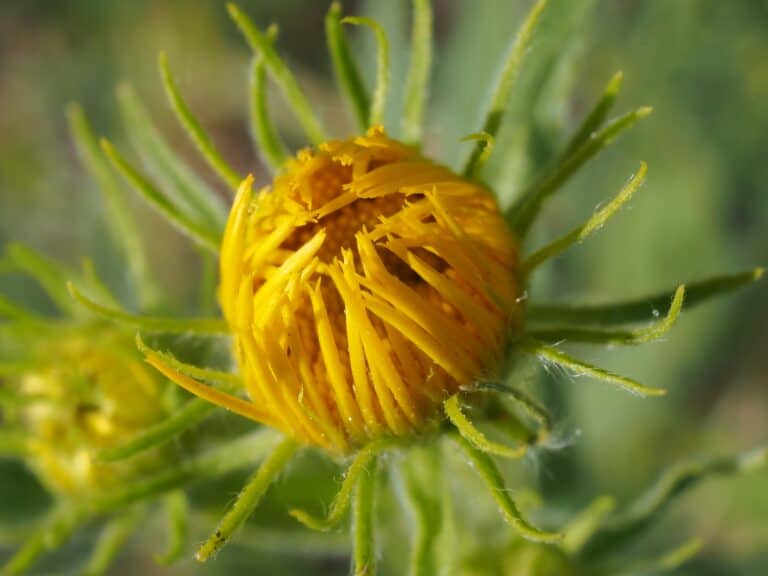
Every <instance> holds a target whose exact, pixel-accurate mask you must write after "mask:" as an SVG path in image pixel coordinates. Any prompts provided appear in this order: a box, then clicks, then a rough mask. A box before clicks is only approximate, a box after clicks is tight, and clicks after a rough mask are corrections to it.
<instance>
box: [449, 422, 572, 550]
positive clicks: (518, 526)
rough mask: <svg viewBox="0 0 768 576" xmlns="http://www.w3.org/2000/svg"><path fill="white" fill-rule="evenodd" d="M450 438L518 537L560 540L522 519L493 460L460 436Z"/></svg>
mask: <svg viewBox="0 0 768 576" xmlns="http://www.w3.org/2000/svg"><path fill="white" fill-rule="evenodd" d="M451 438H452V439H453V440H454V441H455V442H456V444H458V446H459V447H460V448H461V449H462V450H463V451H464V453H465V454H466V456H467V458H468V459H469V462H470V464H471V465H472V467H473V468H474V469H475V470H476V471H477V473H478V474H479V475H480V478H481V479H482V480H483V482H485V484H486V485H487V487H488V491H489V492H490V494H491V496H492V497H493V499H494V500H495V501H496V504H498V506H499V509H500V510H501V513H502V516H503V517H504V520H505V521H506V522H507V524H509V525H510V526H511V527H512V528H513V529H514V530H515V531H516V532H517V533H518V534H519V535H520V536H522V537H523V538H525V539H526V540H530V541H531V542H545V543H551V542H559V541H560V540H562V538H563V535H562V534H560V533H557V532H546V531H543V530H539V529H538V528H536V527H534V526H532V525H531V524H530V523H528V521H527V520H525V519H524V518H523V516H522V515H521V514H520V511H519V510H518V509H517V506H516V505H515V503H514V501H513V500H512V498H510V497H509V492H508V490H507V489H506V487H505V486H504V480H503V479H502V477H501V474H500V473H499V470H498V468H496V464H494V463H493V460H491V458H490V457H489V456H488V455H487V454H485V453H484V452H481V451H480V450H478V449H476V448H475V447H474V446H473V445H472V444H471V443H470V442H469V441H468V440H467V439H465V438H464V437H463V436H461V435H460V434H452V435H451Z"/></svg>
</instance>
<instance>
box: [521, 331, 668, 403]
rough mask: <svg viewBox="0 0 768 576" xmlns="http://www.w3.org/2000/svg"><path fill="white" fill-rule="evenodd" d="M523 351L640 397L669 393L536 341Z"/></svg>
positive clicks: (543, 360)
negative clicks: (614, 385)
mask: <svg viewBox="0 0 768 576" xmlns="http://www.w3.org/2000/svg"><path fill="white" fill-rule="evenodd" d="M522 350H523V351H525V352H528V353H530V354H533V355H534V356H536V357H538V358H539V360H541V361H542V362H548V363H551V364H556V365H557V366H561V367H563V368H565V369H566V370H568V371H570V372H571V373H572V374H574V375H576V376H589V377H590V378H594V379H595V380H603V381H604V382H610V383H611V384H616V385H617V386H619V387H621V388H624V389H625V390H628V391H629V392H632V393H633V394H637V395H639V396H663V395H664V394H666V393H667V391H666V390H664V389H663V388H652V387H650V386H645V385H644V384H640V383H639V382H637V381H635V380H632V379H631V378H627V377H626V376H620V375H618V374H614V373H613V372H609V371H608V370H605V369H603V368H599V367H597V366H593V365H592V364H587V363H586V362H583V361H581V360H577V359H576V358H573V357H571V356H568V355H567V354H565V353H564V352H561V351H560V350H557V349H556V348H553V347H551V346H547V345H545V344H541V343H539V342H535V341H534V342H530V343H528V344H524V345H523V346H522Z"/></svg>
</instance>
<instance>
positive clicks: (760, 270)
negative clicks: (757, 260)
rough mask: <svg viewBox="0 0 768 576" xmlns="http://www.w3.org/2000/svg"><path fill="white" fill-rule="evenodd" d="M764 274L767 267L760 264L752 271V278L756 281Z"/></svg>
mask: <svg viewBox="0 0 768 576" xmlns="http://www.w3.org/2000/svg"><path fill="white" fill-rule="evenodd" d="M763 275H765V268H763V267H762V266H758V267H757V268H755V270H754V272H752V279H753V280H755V281H757V280H760V278H762V277H763Z"/></svg>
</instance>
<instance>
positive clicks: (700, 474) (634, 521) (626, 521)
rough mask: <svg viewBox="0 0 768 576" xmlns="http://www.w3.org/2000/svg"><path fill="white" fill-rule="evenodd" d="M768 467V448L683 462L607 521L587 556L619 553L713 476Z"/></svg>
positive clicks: (593, 540) (590, 546) (665, 473)
mask: <svg viewBox="0 0 768 576" xmlns="http://www.w3.org/2000/svg"><path fill="white" fill-rule="evenodd" d="M766 465H768V448H767V447H760V448H757V449H754V450H750V451H747V452H743V453H741V454H737V455H734V456H730V457H723V458H712V459H710V460H705V461H692V462H683V463H680V464H677V465H675V466H672V467H671V468H670V469H669V470H667V471H666V472H664V473H663V474H662V475H661V476H660V477H659V479H658V480H657V481H656V482H655V483H654V484H653V485H652V486H651V487H650V488H649V489H648V490H647V491H646V492H645V493H644V494H643V495H641V496H640V498H638V499H637V500H636V501H635V502H634V503H632V504H631V505H630V506H629V507H627V508H626V509H625V511H624V512H621V513H619V514H617V515H616V516H615V517H614V518H613V519H612V520H611V521H609V522H607V523H606V524H605V525H604V526H603V528H602V529H601V530H599V531H598V532H597V533H596V534H595V535H594V536H593V538H591V539H590V540H589V541H588V542H587V544H586V546H585V547H584V554H585V555H586V556H588V557H595V556H597V555H600V554H604V553H607V552H615V551H616V550H618V548H619V546H622V545H624V544H626V543H628V542H630V541H633V540H634V539H635V537H636V536H637V535H638V534H639V533H640V532H642V531H644V530H645V529H647V528H648V527H649V526H651V525H652V524H653V523H654V522H656V521H658V520H659V519H660V518H661V516H662V515H663V513H664V512H665V511H666V509H667V508H668V507H669V505H670V504H671V503H672V502H673V501H674V499H675V498H677V497H678V496H680V495H681V494H683V493H684V492H686V491H687V490H689V489H691V488H693V487H694V486H696V485H697V484H698V483H699V482H701V481H702V480H705V479H707V478H710V477H713V476H724V475H733V474H743V473H748V472H752V471H754V470H757V469H764V468H765V467H766Z"/></svg>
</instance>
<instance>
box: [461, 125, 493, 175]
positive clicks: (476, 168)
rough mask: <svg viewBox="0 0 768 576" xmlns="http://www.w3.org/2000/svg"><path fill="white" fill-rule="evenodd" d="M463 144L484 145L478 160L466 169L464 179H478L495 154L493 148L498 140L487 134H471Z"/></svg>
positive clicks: (463, 139)
mask: <svg viewBox="0 0 768 576" xmlns="http://www.w3.org/2000/svg"><path fill="white" fill-rule="evenodd" d="M461 141H462V142H477V143H478V144H477V146H480V145H482V149H481V150H480V152H479V153H478V155H477V159H476V160H475V161H474V162H472V163H471V164H467V166H466V167H465V168H464V170H465V172H464V177H465V178H473V179H477V178H479V177H480V172H482V170H483V166H485V163H486V162H488V160H489V159H490V157H491V154H493V147H494V146H495V143H496V140H495V139H494V138H493V136H491V135H490V134H488V133H487V132H479V133H477V134H469V135H468V136H465V137H464V138H462V139H461Z"/></svg>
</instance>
